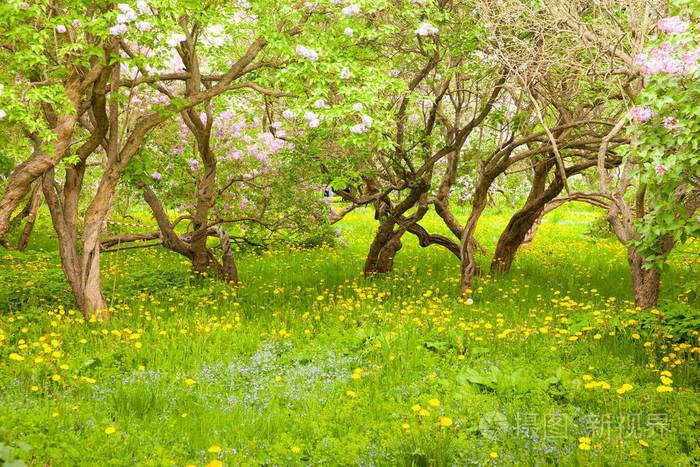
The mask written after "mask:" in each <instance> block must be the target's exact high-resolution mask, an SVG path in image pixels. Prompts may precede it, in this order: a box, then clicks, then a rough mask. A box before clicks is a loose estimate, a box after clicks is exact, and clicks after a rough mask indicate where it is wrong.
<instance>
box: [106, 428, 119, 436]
mask: <svg viewBox="0 0 700 467" xmlns="http://www.w3.org/2000/svg"><path fill="white" fill-rule="evenodd" d="M116 431H117V429H116V428H114V427H113V426H108V427H107V428H105V433H107V434H108V435H111V434H114V433H115V432H116Z"/></svg>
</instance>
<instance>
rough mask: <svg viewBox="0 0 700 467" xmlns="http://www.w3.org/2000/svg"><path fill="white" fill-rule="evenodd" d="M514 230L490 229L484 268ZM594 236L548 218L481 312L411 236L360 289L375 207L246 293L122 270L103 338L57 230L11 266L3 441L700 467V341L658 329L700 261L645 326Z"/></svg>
mask: <svg viewBox="0 0 700 467" xmlns="http://www.w3.org/2000/svg"><path fill="white" fill-rule="evenodd" d="M508 216H509V212H508V211H501V210H496V209H493V210H491V212H490V213H489V215H488V216H487V217H485V219H484V222H483V223H482V224H481V225H480V229H479V231H478V238H479V240H480V242H481V243H483V244H484V245H485V247H486V248H487V250H489V251H493V246H494V244H495V242H496V240H497V236H498V234H499V233H500V230H501V229H502V228H503V226H504V225H505V223H506V222H507V220H508ZM595 218H596V213H595V212H594V211H592V210H588V209H583V208H580V207H569V208H565V209H561V210H558V211H555V212H554V213H552V214H551V215H550V216H548V217H547V218H546V219H545V222H544V223H543V225H542V226H541V228H540V231H539V232H538V235H537V237H536V238H535V241H534V242H533V243H532V244H531V245H530V246H528V247H527V248H526V249H524V250H523V251H521V252H520V253H519V255H518V258H517V260H516V263H515V265H514V268H513V270H512V272H511V273H510V274H509V275H507V276H504V277H498V278H491V277H482V278H480V279H479V280H478V281H477V283H476V284H475V290H474V298H475V302H474V304H473V305H467V304H466V303H464V302H462V301H460V300H459V299H458V298H457V287H458V280H459V276H458V275H459V265H458V263H457V261H456V258H454V256H452V255H451V253H449V252H447V251H444V250H441V249H437V248H436V247H431V248H428V249H421V248H420V247H419V246H418V245H417V243H416V242H415V241H414V240H413V239H411V238H407V239H406V241H405V246H404V248H403V249H402V250H401V251H400V252H399V255H398V256H397V261H396V268H395V269H396V270H395V272H394V273H392V274H390V275H387V276H386V277H381V278H369V279H366V278H363V277H361V275H360V272H361V270H362V263H363V261H364V255H365V253H366V249H367V246H368V244H369V241H370V239H371V235H372V233H373V229H374V228H375V224H374V222H373V220H372V217H371V213H370V212H369V211H356V212H353V213H352V214H351V215H350V216H349V217H348V218H347V220H346V221H344V222H343V223H342V224H341V225H340V226H339V229H340V230H341V232H342V235H343V239H344V242H345V244H346V246H345V247H324V248H318V249H313V250H291V249H279V250H275V251H269V252H266V253H264V254H262V255H260V256H256V255H253V254H246V255H238V258H237V260H238V266H239V270H240V275H241V279H242V284H241V286H240V288H239V289H237V290H236V289H234V288H232V287H230V286H229V285H225V284H220V283H216V282H214V281H211V280H210V278H206V277H204V278H201V277H194V276H192V275H191V274H190V273H189V266H188V263H187V262H186V261H183V260H182V258H181V257H178V256H177V255H175V254H172V253H168V252H166V251H164V250H161V249H148V250H136V251H131V252H128V251H125V252H119V253H112V254H108V255H105V257H104V261H103V271H104V289H105V294H106V296H107V298H108V301H109V302H110V303H112V305H113V308H114V318H113V319H112V321H110V322H109V323H83V322H82V319H81V318H79V315H78V313H77V312H75V311H74V310H72V305H71V301H70V295H69V293H68V290H67V287H66V286H65V284H64V282H63V279H62V276H61V273H60V266H59V264H58V262H57V261H58V259H57V258H58V257H57V255H56V254H55V253H54V251H55V246H54V243H53V240H52V239H51V238H50V237H49V232H50V231H49V229H48V227H47V226H42V229H41V230H40V231H39V232H38V235H37V237H36V238H35V239H33V243H32V245H31V248H30V251H29V252H27V253H26V254H19V253H16V252H12V251H6V252H3V256H2V258H1V259H0V261H1V265H2V272H1V273H0V280H2V281H3V285H2V288H1V289H0V290H1V292H0V306H1V307H2V308H3V309H4V311H3V312H2V313H0V384H1V385H2V387H3V389H4V391H3V392H2V393H0V442H1V443H4V444H5V445H13V446H14V449H15V451H16V452H15V454H16V455H19V456H20V457H21V458H23V459H24V460H25V461H29V459H31V458H32V456H35V457H36V459H37V460H38V461H39V462H47V461H49V460H51V461H52V462H53V464H54V465H125V464H132V463H136V464H150V465H173V464H177V465H185V464H188V463H192V464H199V465H206V464H208V463H210V462H212V461H216V460H221V461H223V462H225V463H226V464H230V465H252V464H259V463H266V464H277V465H286V464H296V463H298V464H309V463H311V464H319V463H326V464H331V465H341V464H357V463H359V464H363V465H366V464H369V465H393V464H406V465H451V464H456V465H465V464H470V463H476V464H487V463H496V464H503V465H513V464H524V465H532V464H538V463H539V464H548V463H550V464H555V463H565V464H577V463H578V464H582V463H588V462H592V463H595V464H608V465H619V464H621V463H623V462H630V461H634V462H638V463H640V464H645V465H647V464H649V465H669V464H681V465H683V464H685V465H693V464H696V463H697V462H698V460H700V457H699V456H700V451H699V449H700V448H699V446H698V435H697V433H698V431H697V420H698V419H699V418H700V402H698V397H697V390H698V381H700V372H699V371H698V352H699V351H700V349H698V334H697V331H696V332H695V333H693V332H692V331H691V332H689V333H688V335H687V336H686V337H685V338H684V339H685V341H680V340H679V339H678V336H672V335H670V332H669V330H668V328H665V327H664V319H665V318H664V317H663V313H664V312H665V311H666V310H665V307H666V306H667V304H676V305H677V306H680V307H687V308H688V309H690V308H691V307H692V306H694V305H693V304H692V303H690V302H689V303H687V304H686V303H685V302H686V300H687V299H686V295H684V294H685V293H686V291H687V284H688V281H689V280H690V279H691V278H693V277H697V274H698V269H699V264H698V257H697V255H694V254H680V255H677V256H676V257H674V258H673V259H672V261H671V264H672V267H671V269H670V270H669V271H667V272H666V273H665V275H664V290H663V303H664V304H665V305H664V306H662V307H661V311H660V312H659V313H658V314H657V312H656V311H655V310H654V311H652V312H648V311H647V312H642V311H640V310H635V309H634V307H633V306H632V304H631V303H630V301H629V300H630V298H631V290H630V280H629V278H628V272H627V269H626V265H625V258H624V250H623V248H622V246H621V245H619V244H618V243H617V242H616V241H615V240H614V239H613V238H602V239H601V238H594V237H591V236H590V235H587V234H586V230H587V228H588V226H589V225H590V224H591V223H592V222H593V221H594V220H595ZM425 226H426V227H427V228H428V229H429V230H432V231H442V232H444V228H443V227H442V225H441V224H440V222H439V219H436V218H434V217H430V218H428V219H427V220H426V222H425ZM42 249H43V250H42ZM684 250H686V251H697V250H698V248H697V245H688V246H685V247H684ZM481 259H482V260H483V265H484V266H487V265H488V260H489V258H485V257H484V258H481ZM668 306H670V305H668ZM684 309H685V308H684ZM642 322H644V323H646V324H645V325H644V326H641V324H640V323H642ZM662 372H668V373H662ZM666 375H670V376H666ZM664 378H666V379H664ZM659 388H670V390H669V389H659ZM606 417H609V418H606ZM621 423H622V424H623V425H624V427H625V428H624V429H622V428H620V426H618V425H620V424H621ZM555 431H556V432H555ZM21 443H26V445H24V444H21ZM20 446H21V447H24V448H26V450H23V449H21V448H20ZM212 465H216V464H215V463H214V464H212Z"/></svg>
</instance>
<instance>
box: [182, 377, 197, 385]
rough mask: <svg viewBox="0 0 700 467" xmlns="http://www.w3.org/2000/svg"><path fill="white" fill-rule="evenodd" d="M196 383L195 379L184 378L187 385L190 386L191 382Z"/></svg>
mask: <svg viewBox="0 0 700 467" xmlns="http://www.w3.org/2000/svg"><path fill="white" fill-rule="evenodd" d="M196 383H197V381H195V380H193V379H192V378H187V379H186V380H185V384H186V385H188V386H192V385H193V384H196Z"/></svg>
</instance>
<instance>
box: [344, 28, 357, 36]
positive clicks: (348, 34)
mask: <svg viewBox="0 0 700 467" xmlns="http://www.w3.org/2000/svg"><path fill="white" fill-rule="evenodd" d="M354 33H355V31H353V30H352V28H345V31H343V34H345V35H346V36H348V37H352V35H353V34H354Z"/></svg>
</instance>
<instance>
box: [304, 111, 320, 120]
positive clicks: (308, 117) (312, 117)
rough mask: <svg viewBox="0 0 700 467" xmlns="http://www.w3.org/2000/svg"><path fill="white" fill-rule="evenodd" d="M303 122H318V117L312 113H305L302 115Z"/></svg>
mask: <svg viewBox="0 0 700 467" xmlns="http://www.w3.org/2000/svg"><path fill="white" fill-rule="evenodd" d="M304 120H309V121H311V120H318V115H316V114H315V113H313V112H306V113H305V114H304Z"/></svg>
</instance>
